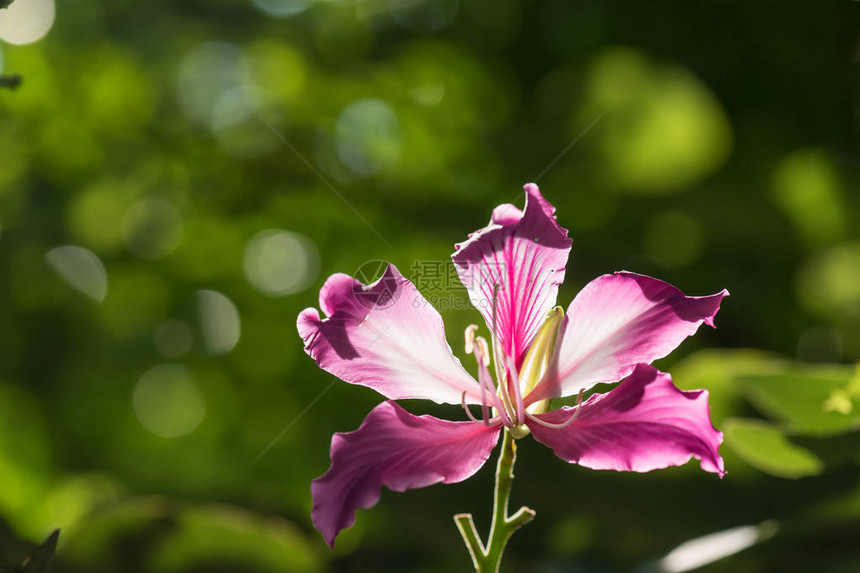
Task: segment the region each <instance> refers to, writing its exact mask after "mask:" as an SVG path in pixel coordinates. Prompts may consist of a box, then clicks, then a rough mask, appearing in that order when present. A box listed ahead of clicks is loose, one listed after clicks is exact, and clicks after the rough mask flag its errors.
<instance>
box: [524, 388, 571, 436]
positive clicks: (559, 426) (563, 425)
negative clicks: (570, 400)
mask: <svg viewBox="0 0 860 573" xmlns="http://www.w3.org/2000/svg"><path fill="white" fill-rule="evenodd" d="M584 393H585V388H583V389H581V390H580V391H579V396H577V398H576V410H574V411H573V415H572V416H571V417H570V418H568V419H567V420H565V421H564V422H562V423H560V424H554V423H552V422H547V421H545V420H541V419H540V418H538V417H537V416H535V415H534V414H532V413H530V412H528V411H526V412H525V415H526V417H527V418H528V419H529V420H531V421H532V422H535V423H537V424H540V425H541V426H543V427H545V428H552V429H553V430H561V429H563V428H566V427H568V426H569V425H571V424H572V423H573V422H574V420H576V419H577V418H578V417H579V412H580V411H581V410H582V395H583V394H584Z"/></svg>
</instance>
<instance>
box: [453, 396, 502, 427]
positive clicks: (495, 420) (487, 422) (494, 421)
mask: <svg viewBox="0 0 860 573" xmlns="http://www.w3.org/2000/svg"><path fill="white" fill-rule="evenodd" d="M460 405H461V406H463V409H464V410H465V411H466V416H468V417H469V419H470V420H472V421H473V422H475V423H476V424H484V425H485V426H495V425H496V424H498V423H499V421H500V420H501V417H499V416H495V417H493V418H489V419H488V418H486V417H485V418H484V419H483V420H479V419H477V418H476V417H475V416H474V415H473V414H472V412H471V410H469V405H468V404H466V393H465V392H463V396H462V398H461V399H460ZM484 408H485V409H486V404H485V405H484Z"/></svg>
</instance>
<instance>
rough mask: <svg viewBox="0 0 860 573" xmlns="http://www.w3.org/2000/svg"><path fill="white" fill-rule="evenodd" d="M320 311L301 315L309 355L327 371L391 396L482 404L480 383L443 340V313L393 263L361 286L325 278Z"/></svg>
mask: <svg viewBox="0 0 860 573" xmlns="http://www.w3.org/2000/svg"><path fill="white" fill-rule="evenodd" d="M320 308H322V309H323V311H324V312H325V313H326V314H327V315H328V318H325V319H320V316H319V313H318V312H317V310H316V309H315V308H308V309H305V310H304V311H302V313H301V314H300V315H299V320H298V329H299V335H300V336H301V337H302V338H303V339H304V341H305V352H307V353H308V355H309V356H310V357H311V358H313V359H314V360H316V362H317V364H318V365H319V367H320V368H322V369H323V370H325V371H327V372H330V373H332V374H334V375H335V376H337V377H338V378H340V379H341V380H345V381H346V382H350V383H352V384H361V385H362V386H368V387H370V388H373V389H374V390H376V391H377V392H379V393H381V394H382V395H383V396H385V397H386V398H390V399H401V398H426V399H428V400H433V401H435V402H440V403H442V402H447V403H449V404H460V403H461V400H462V395H463V392H466V402H467V403H470V404H480V403H481V387H480V386H479V385H478V383H477V382H476V381H475V379H474V378H472V376H471V375H469V373H468V372H466V370H465V369H464V368H463V367H462V366H461V365H460V361H459V360H457V358H456V357H455V356H454V355H453V354H452V353H451V347H450V346H448V343H447V342H446V341H445V328H444V326H443V324H442V317H441V316H439V313H438V312H436V309H434V308H433V306H432V305H430V303H428V302H427V300H426V299H425V298H424V297H423V296H421V294H420V293H419V292H418V289H416V288H415V285H413V284H412V283H411V282H409V280H408V279H406V278H405V277H403V275H401V274H400V272H399V271H398V270H397V269H396V268H395V267H394V265H388V268H387V270H386V271H385V273H384V274H383V275H382V277H380V278H379V280H377V281H376V282H375V283H373V284H371V285H368V286H364V285H362V284H361V282H359V281H358V280H356V279H354V278H352V277H350V276H348V275H344V274H335V275H332V276H331V277H329V278H328V280H327V281H326V283H325V285H323V288H322V290H320Z"/></svg>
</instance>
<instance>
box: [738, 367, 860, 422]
mask: <svg viewBox="0 0 860 573" xmlns="http://www.w3.org/2000/svg"><path fill="white" fill-rule="evenodd" d="M854 377H855V371H854V368H851V367H836V366H834V367H817V368H814V369H813V368H798V367H795V369H794V370H792V371H790V372H784V373H779V374H761V375H744V376H740V377H739V378H738V381H737V383H738V385H739V387H740V389H742V391H744V392H745V393H746V394H747V395H748V396H749V398H750V400H751V401H752V403H753V404H754V405H755V406H756V407H757V408H758V409H759V410H761V411H762V412H763V413H764V414H767V415H768V416H771V417H773V418H776V419H778V420H781V421H783V422H786V423H787V424H788V425H789V427H790V428H791V429H792V430H795V431H797V432H800V433H804V434H811V435H816V436H827V435H833V434H838V433H841V432H847V431H850V430H853V429H855V428H857V427H858V425H860V392H858V391H856V390H855V389H853V388H852V387H851V382H852V379H853V378H854Z"/></svg>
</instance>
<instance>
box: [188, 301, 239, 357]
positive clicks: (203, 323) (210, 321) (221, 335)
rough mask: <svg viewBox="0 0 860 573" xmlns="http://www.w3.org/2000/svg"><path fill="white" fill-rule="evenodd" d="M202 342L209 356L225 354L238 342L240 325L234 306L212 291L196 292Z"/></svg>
mask: <svg viewBox="0 0 860 573" xmlns="http://www.w3.org/2000/svg"><path fill="white" fill-rule="evenodd" d="M197 306H198V310H199V313H200V327H201V330H202V332H203V342H204V344H205V345H206V350H207V351H209V352H210V353H211V354H227V353H228V352H230V351H231V350H233V348H234V347H235V346H236V344H237V343H238V342H239V337H240V335H241V333H242V323H241V320H240V318H239V311H238V309H236V305H235V304H233V301H231V300H230V299H229V298H227V297H226V296H225V295H223V294H221V293H220V292H218V291H214V290H199V291H197Z"/></svg>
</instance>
